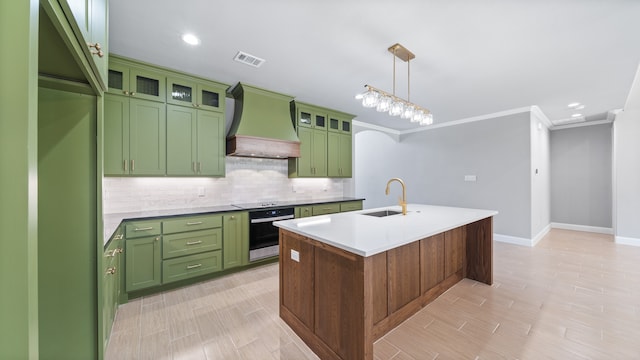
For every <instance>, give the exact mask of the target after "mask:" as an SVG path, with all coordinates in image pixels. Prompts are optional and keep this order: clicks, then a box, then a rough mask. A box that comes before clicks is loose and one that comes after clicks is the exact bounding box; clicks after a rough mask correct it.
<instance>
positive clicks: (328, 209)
mask: <svg viewBox="0 0 640 360" xmlns="http://www.w3.org/2000/svg"><path fill="white" fill-rule="evenodd" d="M322 210H327V211H330V210H333V209H332V208H324V209H322Z"/></svg>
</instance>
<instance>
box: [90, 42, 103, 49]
mask: <svg viewBox="0 0 640 360" xmlns="http://www.w3.org/2000/svg"><path fill="white" fill-rule="evenodd" d="M87 45H89V47H90V48H94V49H96V50H102V46H101V45H100V43H95V44H92V43H87Z"/></svg>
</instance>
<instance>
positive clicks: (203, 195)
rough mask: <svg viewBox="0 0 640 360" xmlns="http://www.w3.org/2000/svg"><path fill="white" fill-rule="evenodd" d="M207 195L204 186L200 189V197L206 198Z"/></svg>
mask: <svg viewBox="0 0 640 360" xmlns="http://www.w3.org/2000/svg"><path fill="white" fill-rule="evenodd" d="M205 195H206V193H205V190H204V187H203V186H199V187H198V197H205Z"/></svg>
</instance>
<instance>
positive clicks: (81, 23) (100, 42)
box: [42, 0, 109, 91]
mask: <svg viewBox="0 0 640 360" xmlns="http://www.w3.org/2000/svg"><path fill="white" fill-rule="evenodd" d="M42 3H43V7H44V8H45V11H47V12H48V13H49V14H50V17H51V15H53V17H58V18H59V19H61V17H59V13H58V7H57V4H59V6H60V8H61V9H62V12H63V13H64V22H68V26H69V27H70V28H71V31H72V32H73V34H74V35H75V38H76V41H77V43H78V47H77V48H76V49H78V50H79V51H80V52H81V53H82V54H81V55H80V56H81V59H80V62H81V63H82V64H83V66H86V67H87V68H85V73H86V74H87V78H88V79H89V82H90V83H91V82H93V81H94V80H95V82H96V83H97V84H95V86H96V88H97V89H100V90H101V91H102V90H104V89H106V82H107V66H108V57H109V51H108V23H109V22H108V9H107V0H58V1H57V2H56V1H52V0H48V1H43V2H42ZM60 25H61V28H62V29H64V28H65V27H66V25H67V24H64V23H62V24H60ZM63 31H64V30H63Z"/></svg>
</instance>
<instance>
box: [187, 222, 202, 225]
mask: <svg viewBox="0 0 640 360" xmlns="http://www.w3.org/2000/svg"><path fill="white" fill-rule="evenodd" d="M200 224H202V221H193V222H188V223H187V225H200Z"/></svg>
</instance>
